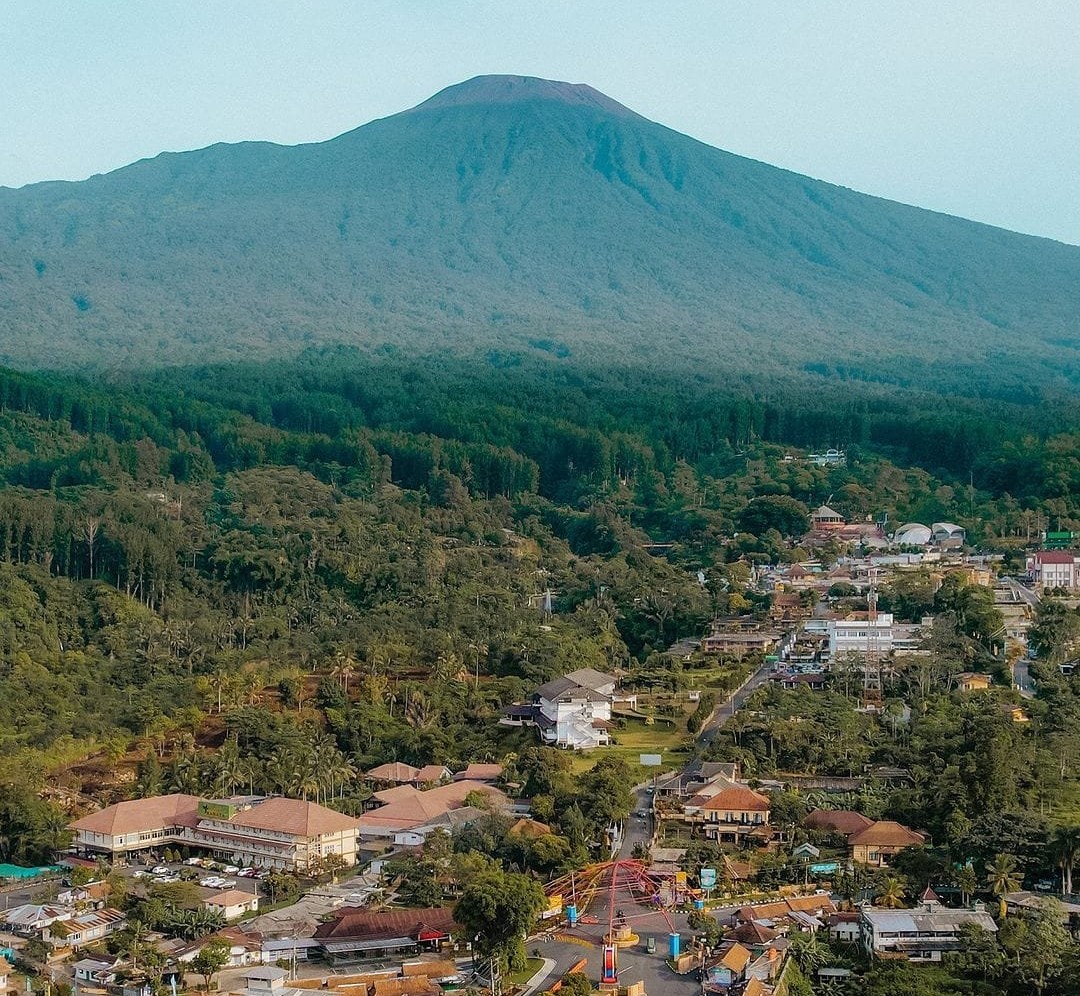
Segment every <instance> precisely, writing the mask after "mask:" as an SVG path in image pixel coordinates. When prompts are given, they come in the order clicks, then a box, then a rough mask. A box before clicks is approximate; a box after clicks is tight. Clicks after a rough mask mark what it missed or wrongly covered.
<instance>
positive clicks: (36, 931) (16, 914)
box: [3, 903, 73, 937]
mask: <svg viewBox="0 0 1080 996" xmlns="http://www.w3.org/2000/svg"><path fill="white" fill-rule="evenodd" d="M72 912H73V911H72V910H71V908H70V907H67V906H60V905H54V904H51V903H45V904H43V905H42V904H38V903H23V904H22V905H21V906H13V907H12V908H11V909H9V910H6V911H5V912H4V917H3V923H4V925H5V926H6V927H7V929H8V930H10V931H11V933H13V934H18V935H19V936H20V937H37V936H39V935H40V934H41V932H42V931H43V930H45V928H46V927H48V926H49V924H52V923H56V922H57V921H58V920H66V919H67V918H68V917H70V916H71V915H72Z"/></svg>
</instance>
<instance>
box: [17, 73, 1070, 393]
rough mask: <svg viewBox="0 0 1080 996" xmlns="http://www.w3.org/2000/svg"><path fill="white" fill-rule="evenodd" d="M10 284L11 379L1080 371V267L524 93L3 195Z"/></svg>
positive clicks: (527, 85)
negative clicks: (544, 347)
mask: <svg viewBox="0 0 1080 996" xmlns="http://www.w3.org/2000/svg"><path fill="white" fill-rule="evenodd" d="M601 98H602V99H601ZM608 102H610V104H613V105H615V107H616V108H621V111H613V110H611V109H610V107H609V106H608ZM623 112H625V113H623ZM0 287H3V288H5V289H7V290H8V292H9V293H8V295H7V300H6V301H5V300H3V298H0V360H2V361H3V362H6V363H9V364H12V365H16V366H85V365H90V366H94V365H100V364H103V363H104V364H109V363H115V362H130V363H133V364H136V365H160V364H162V363H165V364H168V363H176V362H181V363H186V362H193V361H198V362H202V361H205V360H207V359H214V360H228V359H230V358H244V359H249V358H251V357H252V356H266V357H271V356H281V355H290V354H292V353H295V352H297V351H299V350H300V349H303V348H306V347H307V346H310V345H312V344H317V343H320V342H327V343H329V342H346V343H352V344H354V345H361V346H366V347H375V346H380V345H387V344H389V345H393V346H396V347H398V348H408V349H423V350H432V349H438V348H447V349H451V350H453V351H456V352H459V353H461V352H469V351H472V350H477V351H479V352H480V353H483V352H484V351H485V350H490V349H497V350H500V351H504V352H505V351H507V350H509V351H511V352H513V351H515V350H519V351H520V350H525V351H529V350H534V349H535V348H536V347H535V346H533V345H530V343H531V342H534V341H536V340H547V339H551V340H559V341H560V342H563V343H564V345H565V348H566V350H568V351H569V352H570V353H571V354H574V355H576V356H579V357H584V356H593V357H595V358H598V359H604V358H611V357H613V356H615V357H619V358H622V359H626V360H628V361H636V362H644V363H648V362H651V361H652V357H653V355H654V354H655V352H656V350H658V349H659V350H662V351H663V352H664V354H665V355H666V356H667V358H668V361H669V362H670V363H671V364H672V365H674V366H680V365H683V366H685V365H695V366H700V365H702V364H704V365H705V366H706V367H710V368H713V369H716V370H717V371H718V372H723V371H725V370H730V369H731V368H732V367H734V368H737V369H738V370H740V371H741V372H748V371H753V370H754V369H758V368H764V369H768V368H770V367H775V366H782V367H784V368H786V369H798V368H800V367H805V366H810V367H813V368H820V367H829V366H835V365H836V362H835V361H836V360H837V359H838V358H842V359H843V360H844V361H845V362H846V364H847V366H848V367H850V368H852V369H863V368H865V369H864V372H865V374H866V375H867V376H869V377H870V378H874V377H882V378H884V379H890V378H895V377H898V376H900V373H899V372H898V366H899V365H903V364H904V363H905V362H910V363H913V364H914V365H915V366H918V365H919V364H922V365H924V366H925V365H927V364H930V365H932V364H933V363H934V361H935V357H937V358H939V359H938V362H940V363H948V364H950V365H951V367H952V368H953V369H954V370H960V369H964V370H966V369H968V368H970V369H971V370H972V371H978V370H981V369H983V368H985V366H986V363H985V362H984V361H981V360H980V359H979V353H980V352H986V353H988V354H989V359H990V360H991V361H993V365H996V366H997V367H998V368H1000V369H1001V371H1002V372H1003V374H1004V375H1006V376H1010V377H1016V376H1027V377H1031V376H1038V377H1040V378H1043V379H1045V380H1047V381H1048V382H1051V383H1058V384H1059V385H1061V386H1068V387H1072V386H1075V383H1076V380H1077V370H1078V369H1080V354H1078V351H1077V348H1076V332H1077V329H1076V316H1077V315H1078V314H1080V290H1078V287H1080V249H1077V248H1076V247H1071V246H1068V245H1066V244H1064V243H1059V242H1054V241H1053V240H1048V239H1042V238H1039V237H1037V236H1027V235H1020V234H1018V233H1011V232H1008V231H1006V230H1005V229H1000V228H994V227H993V226H987V225H983V224H981V223H979V222H973V221H967V220H965V219H958V218H954V217H952V216H949V215H944V214H941V213H937V212H930V211H926V210H924V209H920V208H915V207H910V206H907V205H903V204H900V203H898V202H894V201H889V200H886V199H883V198H876V197H873V196H871V195H866V194H860V193H858V192H855V191H853V190H850V189H849V188H845V187H841V186H836V185H833V184H828V183H825V182H823V181H819V180H813V179H810V178H808V177H803V176H801V175H800V174H797V173H793V172H791V171H787V170H781V169H778V168H776V167H772V166H768V165H767V164H763V163H758V162H756V161H754V160H750V159H745V158H743V157H740V156H736V155H734V154H732V153H727V152H724V151H722V150H718V149H714V148H712V147H711V146H708V145H705V144H704V143H701V142H699V141H697V140H696V139H692V138H689V137H687V136H684V135H681V134H680V133H678V132H675V131H672V130H671V129H668V128H666V127H664V126H663V125H659V124H655V123H654V122H651V121H649V120H648V119H646V118H644V117H641V116H640V115H637V114H636V113H635V112H633V111H630V110H629V109H626V108H623V107H622V105H621V104H618V103H617V102H615V101H611V99H610V98H606V97H604V95H602V94H599V92H598V91H595V90H593V89H592V88H591V87H587V86H584V85H579V84H561V83H553V82H550V81H543V80H537V79H534V78H528V77H495V78H491V77H478V78H476V79H474V80H470V81H466V83H464V84H458V85H456V86H454V87H449V88H447V89H445V90H443V91H440V93H439V94H436V95H434V96H433V97H432V98H429V100H427V101H424V102H423V103H421V104H419V105H417V106H416V107H414V108H411V109H409V110H407V111H403V112H401V113H400V114H396V115H392V116H390V117H386V118H381V119H378V120H376V121H373V122H370V123H368V124H366V125H362V126H361V127H359V128H357V129H353V130H352V131H348V132H345V133H344V134H342V135H340V136H337V137H335V138H333V139H329V140H327V141H326V142H321V143H313V144H309V145H300V146H281V145H274V144H272V143H238V144H231V145H230V144H223V143H219V144H217V145H213V146H209V147H207V148H205V149H202V150H197V151H195V152H188V153H165V154H162V155H161V156H158V157H154V158H152V159H146V160H140V161H139V162H137V163H133V164H131V165H130V166H127V167H124V168H122V169H120V170H117V171H114V172H112V173H108V174H103V175H100V176H97V177H93V178H91V179H90V180H86V181H81V182H78V183H66V184H62V185H58V184H56V183H50V184H41V185H34V186H32V187H24V188H19V189H18V190H0ZM29 324H36V325H37V326H38V327H39V328H40V329H41V330H42V331H43V332H44V333H45V335H44V338H45V341H44V342H43V343H42V342H37V343H29V342H27V341H26V329H27V327H28V325H29ZM950 350H952V351H953V352H955V354H957V355H954V356H952V357H948V356H947V353H948V352H949V351H950ZM73 358H74V362H72V359H73ZM969 358H970V361H969ZM946 372H947V371H946ZM950 376H952V375H951V374H950ZM961 376H963V375H961ZM978 376H980V377H981V376H983V375H982V374H979V375H978ZM952 379H953V380H956V379H957V378H956V377H955V376H953V377H952ZM984 379H985V378H984Z"/></svg>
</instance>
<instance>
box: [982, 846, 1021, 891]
mask: <svg viewBox="0 0 1080 996" xmlns="http://www.w3.org/2000/svg"><path fill="white" fill-rule="evenodd" d="M986 884H987V885H988V886H990V891H991V892H992V893H993V894H994V895H995V896H998V897H999V898H1000V897H1002V896H1005V895H1006V894H1008V893H1010V892H1016V891H1017V890H1019V888H1020V884H1021V877H1020V876H1019V875H1018V874H1017V871H1016V858H1014V857H1013V856H1012V855H1011V854H999V855H997V856H996V857H995V858H994V860H993V861H992V862H991V863H990V864H989V865H987V866H986Z"/></svg>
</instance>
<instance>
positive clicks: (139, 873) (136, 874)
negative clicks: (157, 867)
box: [131, 868, 146, 878]
mask: <svg viewBox="0 0 1080 996" xmlns="http://www.w3.org/2000/svg"><path fill="white" fill-rule="evenodd" d="M131 877H132V878H146V872H144V871H143V870H142V869H141V868H136V869H135V871H133V872H132V873H131Z"/></svg>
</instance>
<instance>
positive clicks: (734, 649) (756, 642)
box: [701, 629, 780, 657]
mask: <svg viewBox="0 0 1080 996" xmlns="http://www.w3.org/2000/svg"><path fill="white" fill-rule="evenodd" d="M779 642H780V635H779V634H778V633H770V632H764V631H762V632H757V633H748V632H745V631H743V630H720V629H717V630H713V632H712V633H710V634H709V635H708V636H705V637H702V639H701V649H702V652H703V653H706V654H731V655H732V656H734V657H743V656H745V655H746V654H748V653H760V654H768V653H771V652H772V651H773V649H774V648H775V647H776V645H777V644H778V643H779Z"/></svg>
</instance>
